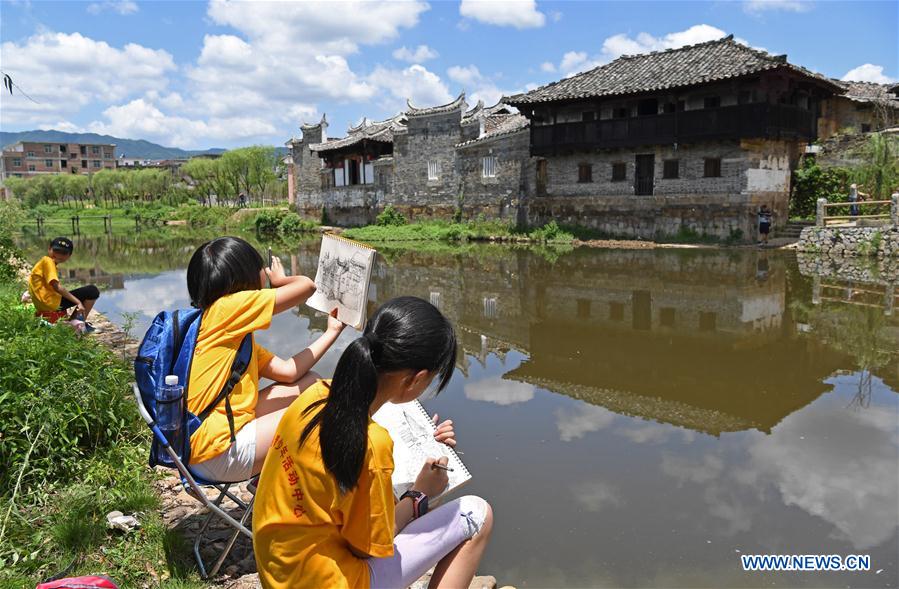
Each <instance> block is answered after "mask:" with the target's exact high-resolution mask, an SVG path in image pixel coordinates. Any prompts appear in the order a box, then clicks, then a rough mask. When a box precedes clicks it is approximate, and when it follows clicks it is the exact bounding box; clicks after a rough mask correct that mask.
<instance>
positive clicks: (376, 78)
mask: <svg viewBox="0 0 899 589" xmlns="http://www.w3.org/2000/svg"><path fill="white" fill-rule="evenodd" d="M367 82H368V83H369V84H371V85H372V86H376V87H378V88H381V89H382V90H383V91H384V92H386V93H389V94H390V95H391V96H392V97H393V98H394V99H395V100H393V101H390V102H386V103H384V106H385V107H386V108H389V107H390V106H399V108H405V106H406V103H405V100H406V99H407V98H408V99H410V100H411V101H412V103H413V104H415V105H416V106H433V105H437V104H446V103H447V102H450V101H451V100H452V99H453V98H454V97H453V96H452V95H451V94H450V91H449V89H448V88H447V87H446V84H445V83H444V82H443V81H442V80H441V79H440V76H438V75H437V74H435V73H434V72H432V71H429V70H428V69H427V68H426V67H424V66H422V65H418V64H415V65H411V66H409V67H407V68H406V69H402V70H396V69H389V68H385V67H381V66H378V67H377V68H375V70H374V71H373V72H372V73H371V74H370V75H369V76H368V78H367Z"/></svg>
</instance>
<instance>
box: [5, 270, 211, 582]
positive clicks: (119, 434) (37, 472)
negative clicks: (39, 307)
mask: <svg viewBox="0 0 899 589" xmlns="http://www.w3.org/2000/svg"><path fill="white" fill-rule="evenodd" d="M22 289H23V285H22V284H19V283H16V282H13V281H10V280H8V279H7V280H3V281H0V333H3V334H4V337H3V338H2V340H0V440H2V443H0V499H2V501H0V505H2V509H0V586H3V587H6V586H10V587H28V586H31V587H33V586H34V585H35V584H36V583H37V582H39V581H41V580H43V579H46V578H47V577H49V576H51V575H54V574H56V573H58V572H60V571H62V570H63V569H65V568H67V567H68V566H69V565H70V564H71V563H73V562H74V563H75V564H74V566H73V568H72V570H71V571H70V573H69V575H71V576H74V575H78V574H87V573H95V574H106V575H109V576H110V577H112V578H113V579H115V580H116V581H118V583H119V584H120V585H121V586H123V587H138V586H158V585H160V584H162V583H163V582H166V581H165V580H166V579H171V581H173V585H174V586H181V587H203V586H205V585H204V584H203V583H201V582H200V581H199V578H198V576H197V574H196V573H195V572H193V571H192V569H191V568H190V566H189V564H190V562H191V560H190V551H189V550H188V549H186V548H185V547H183V546H181V545H180V539H179V538H178V537H177V536H176V535H174V533H173V532H170V531H169V530H167V529H166V528H165V526H164V524H163V522H162V520H161V519H160V517H159V515H158V513H157V512H156V510H157V509H158V507H159V498H158V496H157V495H156V492H155V490H154V489H153V487H152V484H151V483H152V479H153V477H154V476H155V475H154V473H153V472H152V471H150V470H149V469H148V468H147V466H146V458H147V453H148V442H149V435H148V431H147V429H146V428H145V427H142V425H141V422H140V418H139V417H138V415H137V411H136V408H135V406H134V403H133V401H132V400H131V398H130V386H129V383H130V381H131V379H132V375H131V369H130V367H129V366H128V365H126V364H125V363H124V362H122V361H121V360H119V359H117V357H116V356H115V354H114V353H113V352H111V351H109V350H107V349H106V348H103V347H101V346H100V345H99V344H98V343H97V342H95V341H94V340H91V339H88V338H84V339H80V338H78V337H77V336H76V335H75V334H74V332H73V331H72V330H70V329H67V328H66V327H64V326H57V327H46V326H43V325H41V324H40V322H39V321H38V320H37V319H36V318H35V317H34V315H33V310H31V309H30V308H25V307H22V306H21V305H19V304H18V296H19V295H20V294H21V292H22ZM113 510H118V511H122V512H123V513H129V514H130V513H136V514H137V517H138V519H139V520H140V521H141V524H142V526H141V528H140V529H139V530H137V531H134V532H131V533H128V534H123V533H121V532H116V531H111V530H108V529H107V527H106V514H107V513H108V512H110V511H113ZM168 583H169V582H166V586H169V584H168Z"/></svg>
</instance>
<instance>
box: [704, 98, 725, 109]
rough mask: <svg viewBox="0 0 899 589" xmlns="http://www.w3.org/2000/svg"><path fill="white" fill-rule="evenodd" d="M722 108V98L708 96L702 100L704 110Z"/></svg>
mask: <svg viewBox="0 0 899 589" xmlns="http://www.w3.org/2000/svg"><path fill="white" fill-rule="evenodd" d="M719 106H721V97H720V96H706V97H705V98H703V99H702V108H718V107H719Z"/></svg>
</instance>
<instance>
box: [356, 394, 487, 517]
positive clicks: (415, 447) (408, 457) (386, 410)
mask: <svg viewBox="0 0 899 589" xmlns="http://www.w3.org/2000/svg"><path fill="white" fill-rule="evenodd" d="M372 419H374V420H375V422H377V423H378V424H380V425H381V426H383V427H384V428H385V429H386V430H387V431H388V432H389V433H390V437H391V438H392V439H393V494H394V495H395V496H396V497H397V498H399V497H400V495H402V494H403V493H405V492H406V491H408V490H409V489H411V488H412V485H413V484H414V483H415V479H416V478H418V473H419V472H421V467H422V466H424V463H425V461H427V459H428V458H441V457H443V456H446V457H447V458H448V459H449V463H448V464H447V466H449V467H450V468H452V469H453V470H452V471H448V472H447V473H446V474H447V475H448V476H449V483H448V484H447V487H446V489H444V490H443V492H442V493H440V494H439V495H437V497H441V496H443V495H446V494H447V493H450V492H452V491H455V490H456V489H458V488H459V487H461V486H462V485H464V484H465V483H467V482H468V481H470V480H471V473H470V472H468V469H467V468H466V467H465V465H464V464H462V460H461V459H459V455H458V454H456V452H455V450H453V449H452V448H451V447H449V446H447V445H446V444H442V443H440V442H438V441H437V440H435V439H434V432H436V431H437V428H436V426H434V422H433V421H432V420H431V418H430V417H428V412H427V411H425V408H424V407H422V406H421V403H419V402H418V401H410V402H408V403H401V404H399V405H397V404H394V403H385V404H384V405H383V406H382V407H381V408H380V409H378V411H377V412H376V413H375V414H374V415H373V416H372ZM429 499H431V500H434V499H436V497H430V498H429Z"/></svg>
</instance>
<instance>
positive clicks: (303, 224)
mask: <svg viewBox="0 0 899 589" xmlns="http://www.w3.org/2000/svg"><path fill="white" fill-rule="evenodd" d="M256 219H257V221H258V219H259V218H258V217H257V218H256ZM257 226H258V225H257ZM316 227H317V225H316V223H315V222H314V221H306V220H304V219H301V218H300V216H299V215H298V214H296V213H286V214H285V215H284V216H283V218H282V219H281V223H280V224H279V225H278V233H280V234H281V235H283V236H285V237H287V236H291V235H297V234H299V233H306V232H309V231H315V229H316Z"/></svg>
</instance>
